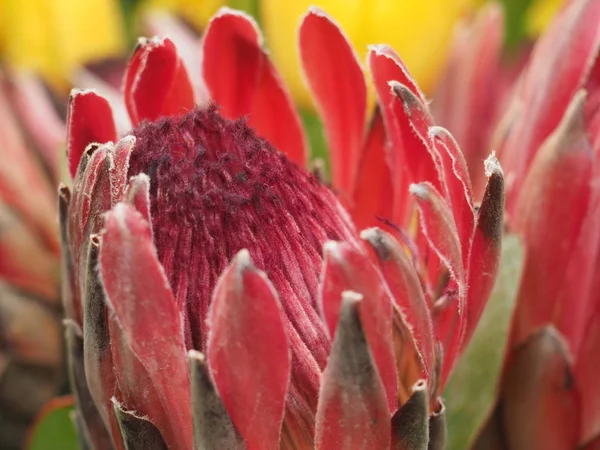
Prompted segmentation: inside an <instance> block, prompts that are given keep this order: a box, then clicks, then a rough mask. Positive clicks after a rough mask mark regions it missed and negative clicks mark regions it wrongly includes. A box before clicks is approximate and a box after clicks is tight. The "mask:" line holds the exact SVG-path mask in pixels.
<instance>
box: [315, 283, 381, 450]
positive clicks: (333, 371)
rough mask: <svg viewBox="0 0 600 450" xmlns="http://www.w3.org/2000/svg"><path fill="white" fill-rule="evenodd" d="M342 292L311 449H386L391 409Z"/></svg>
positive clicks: (354, 299)
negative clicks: (313, 442) (312, 447)
mask: <svg viewBox="0 0 600 450" xmlns="http://www.w3.org/2000/svg"><path fill="white" fill-rule="evenodd" d="M361 298H362V297H361V296H360V295H359V294H356V293H354V292H344V294H343V299H342V302H341V308H340V314H339V323H338V324H337V329H336V332H335V338H334V341H333V347H332V349H331V355H330V356H329V360H328V361H327V367H326V368H325V372H324V373H323V382H322V384H321V393H320V395H319V405H318V408H317V418H316V420H317V428H316V435H315V449H316V450H330V449H339V450H354V449H381V450H385V449H389V448H390V436H391V426H390V410H389V408H388V404H387V403H386V394H385V389H384V386H383V383H382V381H381V378H380V376H379V373H378V371H377V366H376V364H375V361H374V358H373V356H372V355H371V352H370V350H369V345H368V344H367V338H366V332H365V331H364V329H363V326H362V321H361V319H360V316H361V315H362V314H360V313H359V308H360V301H361Z"/></svg>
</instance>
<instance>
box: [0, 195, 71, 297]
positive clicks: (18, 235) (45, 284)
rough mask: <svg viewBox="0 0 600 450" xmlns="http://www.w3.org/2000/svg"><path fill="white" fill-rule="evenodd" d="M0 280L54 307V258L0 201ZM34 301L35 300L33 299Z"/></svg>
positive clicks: (55, 263) (14, 213)
mask: <svg viewBox="0 0 600 450" xmlns="http://www.w3.org/2000/svg"><path fill="white" fill-rule="evenodd" d="M0 230H1V232H0V278H1V279H2V281H5V282H8V283H10V284H12V285H14V286H15V287H18V288H20V289H23V290H26V291H27V292H29V293H33V294H36V295H37V296H40V297H39V300H42V301H44V302H47V303H49V304H52V305H54V306H55V305H58V302H59V300H60V294H59V292H58V276H57V275H58V274H57V273H56V272H57V270H56V265H57V257H56V255H55V254H53V253H51V252H49V251H48V250H47V249H46V248H44V245H43V244H42V242H40V239H39V236H38V234H37V233H36V231H37V230H32V229H31V227H29V226H28V225H26V224H24V223H23V222H22V217H20V216H19V214H18V213H17V211H14V210H13V209H12V208H9V207H7V205H5V204H3V203H2V202H1V201H0ZM36 300H38V298H36Z"/></svg>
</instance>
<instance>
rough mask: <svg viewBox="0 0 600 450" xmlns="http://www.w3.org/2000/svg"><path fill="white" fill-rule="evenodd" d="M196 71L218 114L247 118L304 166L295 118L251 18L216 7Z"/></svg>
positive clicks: (301, 137) (301, 138)
mask: <svg viewBox="0 0 600 450" xmlns="http://www.w3.org/2000/svg"><path fill="white" fill-rule="evenodd" d="M203 52H204V54H203V62H202V73H203V77H204V80H205V82H206V86H207V88H208V90H209V92H210V94H211V96H212V98H213V100H214V101H215V102H216V103H217V104H218V105H219V106H220V107H221V108H222V109H221V110H222V113H223V115H224V116H226V117H228V118H230V119H237V118H240V117H244V116H248V123H249V124H250V125H251V126H252V127H253V128H254V129H255V130H256V131H257V132H258V134H259V135H260V136H262V137H264V138H266V139H267V140H268V141H269V142H270V143H271V144H273V146H274V147H275V148H277V149H278V150H280V151H282V152H283V153H285V154H286V155H287V156H288V158H289V159H291V160H292V161H293V162H295V163H296V164H298V165H299V166H304V165H305V164H306V158H307V150H306V141H305V137H304V131H303V128H302V124H301V122H300V117H299V116H298V113H297V112H296V109H295V107H294V104H293V102H292V99H291V97H290V95H289V94H288V92H287V91H286V89H285V87H284V85H283V82H282V81H281V78H280V77H279V74H278V73H277V71H276V70H275V67H274V66H273V64H272V63H271V61H270V60H269V58H268V56H267V54H266V52H265V51H264V50H263V49H262V36H261V35H260V31H259V29H258V27H257V26H256V23H255V22H254V20H253V19H252V18H251V17H250V16H248V15H246V14H244V13H241V12H237V11H233V10H231V9H228V8H222V9H221V10H220V11H219V12H218V13H217V14H216V15H215V16H214V17H213V19H212V20H211V22H210V24H209V26H208V28H207V30H206V32H205V34H204V40H203Z"/></svg>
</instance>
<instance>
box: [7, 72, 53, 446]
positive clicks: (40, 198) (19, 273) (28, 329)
mask: <svg viewBox="0 0 600 450" xmlns="http://www.w3.org/2000/svg"><path fill="white" fill-rule="evenodd" d="M0 122H1V123H2V126H1V127H0V381H1V382H0V417H1V419H0V448H18V447H21V446H23V440H24V435H25V431H26V429H27V426H28V425H29V423H30V422H31V421H32V420H33V418H34V417H35V415H36V414H37V412H38V411H39V410H40V408H41V407H42V406H43V405H44V404H45V403H46V402H47V401H49V400H50V399H51V398H52V397H53V396H54V395H56V394H57V393H58V392H59V390H60V388H61V386H62V384H63V382H64V380H63V376H62V372H63V371H62V368H63V364H64V355H63V349H62V346H63V343H62V332H61V329H62V326H61V317H60V293H59V291H60V286H59V282H60V275H59V271H58V264H59V257H60V244H59V240H58V227H57V226H56V220H55V216H56V205H55V203H54V194H53V187H52V186H53V185H54V184H55V183H56V177H55V176H56V175H57V174H56V169H57V163H58V161H57V160H56V158H57V154H58V152H59V148H60V147H61V146H62V144H61V140H62V136H63V134H64V129H63V126H62V124H61V123H60V121H59V119H58V117H57V115H56V112H55V111H54V109H53V106H52V103H51V101H50V98H49V97H48V96H47V93H46V92H45V88H44V86H43V84H42V83H41V82H40V81H39V80H37V79H35V78H34V77H31V76H29V75H25V74H22V73H11V74H8V73H5V72H4V71H0ZM23 393H27V395H23Z"/></svg>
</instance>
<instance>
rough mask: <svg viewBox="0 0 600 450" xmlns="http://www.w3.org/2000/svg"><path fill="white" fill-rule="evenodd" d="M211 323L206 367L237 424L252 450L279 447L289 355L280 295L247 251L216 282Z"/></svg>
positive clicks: (288, 374)
mask: <svg viewBox="0 0 600 450" xmlns="http://www.w3.org/2000/svg"><path fill="white" fill-rule="evenodd" d="M208 320H209V325H210V327H211V331H210V334H209V337H208V344H207V354H208V355H207V356H208V364H209V367H210V370H211V372H212V374H213V378H214V383H215V387H216V389H217V391H218V393H219V396H220V397H221V399H222V400H223V404H224V406H225V409H226V410H227V412H228V413H229V415H230V417H231V420H232V422H233V424H234V425H235V427H236V429H237V430H238V431H239V433H240V435H241V437H242V438H243V439H244V442H245V443H246V446H247V448H248V450H262V449H265V450H267V449H277V448H279V437H280V430H281V423H282V420H283V412H284V405H285V397H286V393H287V389H288V383H289V380H290V372H291V356H290V351H289V348H288V341H287V336H286V332H285V329H284V322H283V319H282V311H281V307H280V305H279V300H278V299H277V294H276V293H275V291H274V290H273V286H272V285H271V283H270V282H269V281H268V280H267V278H266V276H265V275H264V273H262V272H260V271H259V270H257V269H256V267H254V265H253V263H252V260H251V259H250V255H249V253H248V251H247V250H242V251H240V252H239V253H238V254H237V256H236V257H235V259H234V260H233V262H232V263H231V265H230V266H229V268H228V269H226V270H225V272H224V273H223V275H222V276H221V278H220V280H219V282H218V283H217V286H216V287H215V292H214V299H213V302H212V305H211V309H210V311H209V319H208ZM233 367H235V368H236V369H235V370H232V368H233Z"/></svg>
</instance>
